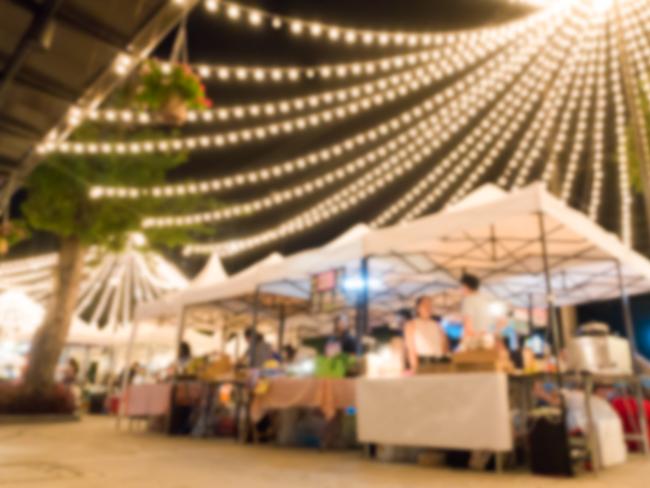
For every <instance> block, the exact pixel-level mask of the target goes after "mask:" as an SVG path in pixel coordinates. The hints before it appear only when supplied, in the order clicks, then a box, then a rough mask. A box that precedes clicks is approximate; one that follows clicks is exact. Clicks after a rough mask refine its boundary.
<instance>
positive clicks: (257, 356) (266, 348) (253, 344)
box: [243, 328, 275, 369]
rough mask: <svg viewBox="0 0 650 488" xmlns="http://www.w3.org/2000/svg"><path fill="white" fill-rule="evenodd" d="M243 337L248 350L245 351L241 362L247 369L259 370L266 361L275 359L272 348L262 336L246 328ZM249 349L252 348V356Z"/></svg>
mask: <svg viewBox="0 0 650 488" xmlns="http://www.w3.org/2000/svg"><path fill="white" fill-rule="evenodd" d="M244 337H245V338H246V342H247V343H248V349H247V350H246V355H245V356H244V358H243V360H244V362H245V363H246V364H248V366H249V367H251V368H255V369H259V368H262V367H263V366H264V363H266V362H267V361H270V360H272V359H275V354H274V353H273V348H272V347H271V345H270V344H269V343H268V342H266V339H264V336H263V335H262V334H260V333H259V332H257V331H255V330H254V329H253V328H248V329H246V331H245V332H244ZM251 348H253V354H252V355H251Z"/></svg>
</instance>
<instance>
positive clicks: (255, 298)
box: [248, 286, 260, 368]
mask: <svg viewBox="0 0 650 488" xmlns="http://www.w3.org/2000/svg"><path fill="white" fill-rule="evenodd" d="M259 304H260V287H259V286H257V287H256V288H255V294H254V295H253V320H252V322H253V323H252V324H251V329H252V331H253V336H252V337H251V341H250V343H249V346H248V347H249V350H248V354H249V358H248V360H249V362H250V363H249V366H250V367H251V368H252V367H253V365H254V364H255V348H256V347H257V319H258V315H259Z"/></svg>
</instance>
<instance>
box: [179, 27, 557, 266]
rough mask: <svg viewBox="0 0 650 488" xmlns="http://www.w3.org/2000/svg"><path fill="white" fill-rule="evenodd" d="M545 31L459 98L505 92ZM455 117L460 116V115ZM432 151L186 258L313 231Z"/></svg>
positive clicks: (198, 247) (195, 249) (193, 249)
mask: <svg viewBox="0 0 650 488" xmlns="http://www.w3.org/2000/svg"><path fill="white" fill-rule="evenodd" d="M545 27H546V29H539V31H538V32H537V37H536V39H535V40H534V41H530V42H528V43H526V45H525V46H524V48H523V49H522V50H520V51H519V52H518V53H516V54H515V59H513V60H512V61H511V63H509V64H508V67H507V68H506V69H502V70H500V71H499V75H500V76H499V78H500V79H499V80H494V79H491V80H483V83H479V84H477V85H475V88H479V90H478V91H469V92H468V93H467V94H466V95H465V97H463V98H468V97H469V96H471V97H472V98H475V97H477V94H478V93H482V92H483V91H484V90H486V89H487V90H488V91H489V92H493V91H494V90H495V87H496V88H497V90H498V92H499V93H501V92H502V91H503V90H506V88H507V86H508V85H509V84H510V83H512V81H513V80H514V79H515V78H516V75H517V73H519V72H520V71H521V70H522V69H523V68H524V67H525V66H526V64H527V63H529V62H530V61H531V59H532V58H533V57H534V54H535V53H536V51H537V50H538V49H539V48H541V47H542V45H543V44H544V42H545V41H547V40H548V36H549V34H550V32H552V30H551V29H549V28H548V27H549V26H545ZM488 87H489V88H488ZM498 88H500V89H498ZM459 115H461V116H462V113H461V114H459ZM452 120H453V119H452ZM460 125H461V124H460V123H459V124H458V126H457V129H461V127H460ZM433 150H435V148H433V147H431V146H426V147H425V148H424V149H423V150H421V151H418V152H417V153H416V155H415V157H414V158H413V160H411V161H406V162H404V161H402V162H400V161H399V160H397V161H396V160H392V159H389V160H388V161H386V162H385V163H383V164H382V165H380V166H378V167H376V168H374V169H373V170H372V171H370V172H369V173H366V174H365V175H364V176H363V177H361V178H359V179H357V180H355V181H354V182H353V183H351V184H349V185H348V186H346V187H345V188H343V189H342V190H340V191H338V192H336V193H334V194H333V195H331V196H330V197H328V198H326V199H325V200H323V201H321V202H320V203H318V204H316V205H315V206H313V207H311V208H310V209H308V210H307V211H304V212H301V213H300V214H298V215H297V216H295V217H293V218H291V219H289V220H288V221H285V222H284V223H282V224H280V225H278V226H277V227H275V228H272V229H269V230H267V231H264V232H261V233H259V234H257V235H253V236H250V237H246V238H242V239H235V240H231V241H226V242H221V243H206V244H195V245H190V246H187V247H186V252H187V253H190V254H192V253H210V252H218V253H219V254H222V255H233V254H238V253H241V252H244V251H248V250H250V249H254V248H256V247H259V246H262V245H266V244H269V243H271V242H273V241H275V240H277V239H281V238H284V237H286V236H288V235H292V234H295V233H297V232H301V231H303V230H305V229H307V228H311V227H314V226H316V225H318V224H320V223H321V222H323V221H326V220H328V219H330V218H332V217H333V216H334V215H337V214H339V213H340V212H343V211H346V210H348V209H349V208H351V207H353V206H355V205H357V204H359V203H360V202H361V201H363V200H364V199H367V198H368V197H369V196H370V195H373V194H376V192H377V191H379V190H381V189H382V188H383V187H385V186H386V185H388V184H389V183H391V182H392V181H394V180H395V179H396V178H397V177H399V176H402V175H404V173H405V172H406V171H410V170H411V169H413V167H415V166H416V165H417V164H419V163H420V162H421V161H422V160H424V159H426V158H427V157H429V156H430V155H431V153H432V152H433Z"/></svg>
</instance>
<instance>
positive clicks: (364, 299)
mask: <svg viewBox="0 0 650 488" xmlns="http://www.w3.org/2000/svg"><path fill="white" fill-rule="evenodd" d="M369 259H370V258H369V257H365V258H363V259H361V265H360V270H359V272H360V275H361V283H362V285H361V290H359V293H358V295H357V317H356V340H357V356H362V355H363V336H364V334H365V333H366V331H367V330H368V301H369V292H368V287H369V286H370V285H369V283H368V277H369V272H368V261H369Z"/></svg>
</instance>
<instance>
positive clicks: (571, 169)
mask: <svg viewBox="0 0 650 488" xmlns="http://www.w3.org/2000/svg"><path fill="white" fill-rule="evenodd" d="M588 42H589V47H588V48H587V50H586V55H585V58H586V59H585V66H586V69H585V75H584V78H585V89H583V90H581V95H582V96H581V102H580V109H579V112H578V121H577V126H576V130H575V134H574V137H573V144H572V146H571V152H570V154H569V162H568V165H567V169H566V171H565V174H564V178H565V179H564V182H563V185H562V188H561V194H560V196H561V198H562V199H563V200H564V201H568V200H569V198H570V196H571V193H572V191H573V186H574V181H575V177H576V173H577V170H578V163H579V162H580V157H581V154H582V151H583V148H584V145H585V143H586V141H587V128H588V123H589V113H590V111H591V105H592V99H593V95H594V91H595V83H596V76H595V70H594V69H591V67H593V66H594V65H595V63H596V61H597V49H598V45H599V36H598V32H596V31H592V33H591V35H590V36H589V39H588Z"/></svg>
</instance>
